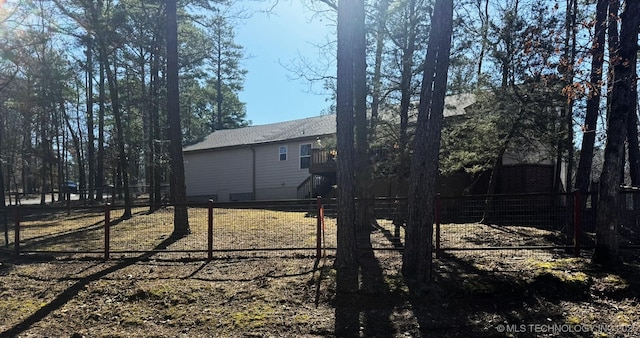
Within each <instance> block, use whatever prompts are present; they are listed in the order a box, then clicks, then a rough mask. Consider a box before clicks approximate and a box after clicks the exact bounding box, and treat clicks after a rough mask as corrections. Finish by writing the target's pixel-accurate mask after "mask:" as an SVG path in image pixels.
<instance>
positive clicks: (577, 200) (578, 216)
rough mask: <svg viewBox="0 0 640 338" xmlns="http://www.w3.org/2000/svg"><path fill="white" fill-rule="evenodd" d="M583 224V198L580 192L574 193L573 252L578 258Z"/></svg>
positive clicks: (577, 190)
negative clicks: (581, 224) (581, 225)
mask: <svg viewBox="0 0 640 338" xmlns="http://www.w3.org/2000/svg"><path fill="white" fill-rule="evenodd" d="M580 223H582V196H581V195H580V190H579V189H576V190H575V191H574V192H573V251H574V254H575V256H576V257H580V237H581V235H582V234H581V229H580Z"/></svg>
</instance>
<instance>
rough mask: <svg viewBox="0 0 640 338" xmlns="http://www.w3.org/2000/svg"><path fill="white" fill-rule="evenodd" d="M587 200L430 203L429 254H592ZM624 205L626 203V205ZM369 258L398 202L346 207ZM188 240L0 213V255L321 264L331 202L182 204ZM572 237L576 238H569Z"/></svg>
mask: <svg viewBox="0 0 640 338" xmlns="http://www.w3.org/2000/svg"><path fill="white" fill-rule="evenodd" d="M623 196H624V199H623V200H624V201H626V202H625V203H624V205H621V206H620V208H621V212H622V214H623V215H624V220H623V223H622V224H621V226H620V232H619V235H620V240H621V246H622V247H623V248H625V247H627V248H639V247H638V245H639V244H640V224H639V222H638V220H639V214H640V212H639V211H638V209H637V208H634V205H638V203H637V202H638V200H636V199H638V198H640V194H638V192H628V193H623ZM591 197H592V196H590V195H581V194H579V193H566V194H520V195H489V196H464V197H446V196H439V197H438V198H437V200H436V203H435V206H436V210H435V215H436V222H435V224H434V239H433V240H434V244H435V248H436V250H435V254H436V255H439V254H441V253H443V252H448V251H451V252H453V251H466V252H485V253H486V252H511V251H513V250H520V251H527V252H536V251H543V250H547V251H549V250H565V251H571V252H574V253H576V254H579V253H580V251H581V250H588V249H590V248H592V247H593V244H594V230H595V212H594V207H595V205H594V203H593V202H592V198H591ZM634 201H635V202H636V203H634ZM356 205H357V206H358V207H360V206H363V207H366V210H367V212H366V215H367V216H366V217H367V219H366V220H365V222H359V224H367V226H366V227H364V228H363V227H360V228H359V231H361V232H362V231H365V232H367V238H369V239H370V243H371V246H370V247H369V246H367V248H368V249H373V250H375V251H377V252H384V253H388V254H401V252H402V249H403V239H404V223H405V219H406V217H405V216H406V213H407V203H406V199H372V200H363V201H356ZM178 207H185V208H187V210H188V223H189V228H190V233H189V234H188V235H186V236H183V237H179V238H173V237H172V233H173V231H174V210H175V208H176V206H174V205H164V206H162V207H161V208H159V209H157V210H152V209H151V207H150V206H145V205H136V206H135V207H134V208H133V209H132V215H131V217H128V218H125V217H123V215H124V208H123V207H122V206H121V205H113V206H112V205H102V206H81V205H76V206H74V205H64V206H13V207H10V208H7V209H5V210H0V222H1V223H0V224H1V225H2V227H1V228H2V230H3V232H4V234H3V236H2V237H3V243H2V248H3V250H4V251H10V252H13V253H15V254H25V253H47V254H71V255H75V256H79V255H80V256H91V257H104V258H105V259H109V258H118V257H126V256H128V255H137V254H140V253H158V254H161V255H171V256H172V257H175V256H178V257H180V258H188V259H211V258H214V257H221V256H222V257H226V256H257V255H277V256H282V255H301V256H321V255H323V254H325V252H327V251H328V252H329V253H332V252H334V250H335V248H336V243H337V241H336V230H337V229H336V204H335V200H333V199H332V200H324V201H323V200H321V199H317V200H316V199H303V200H290V201H261V202H257V201H254V202H233V203H232V202H229V203H223V202H220V203H214V202H209V203H204V204H188V205H181V206H178ZM574 234H576V235H574Z"/></svg>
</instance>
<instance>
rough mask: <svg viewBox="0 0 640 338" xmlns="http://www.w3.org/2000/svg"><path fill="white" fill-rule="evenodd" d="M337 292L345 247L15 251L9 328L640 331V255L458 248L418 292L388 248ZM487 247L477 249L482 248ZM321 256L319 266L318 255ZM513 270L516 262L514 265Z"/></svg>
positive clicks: (3, 275) (26, 333)
mask: <svg viewBox="0 0 640 338" xmlns="http://www.w3.org/2000/svg"><path fill="white" fill-rule="evenodd" d="M378 256H379V258H378V259H377V260H376V261H375V262H374V263H373V264H368V265H366V266H367V269H366V270H367V271H364V270H363V271H361V274H362V283H361V288H360V291H358V292H356V293H352V294H336V292H335V285H334V277H335V271H334V270H333V269H332V258H331V257H328V258H326V259H323V260H321V261H319V262H316V261H315V259H314V258H312V257H303V256H298V257H260V256H258V255H256V256H254V257H251V256H245V257H239V258H232V257H227V258H219V259H215V260H213V261H210V262H206V261H189V260H170V259H169V260H168V259H161V260H159V259H154V257H153V256H151V257H143V258H138V259H128V260H117V261H109V262H103V261H97V260H73V259H51V257H37V256H33V257H22V258H21V259H19V260H15V259H12V258H11V257H8V256H6V255H3V256H2V258H1V265H0V336H1V337H332V336H353V337H358V336H360V337H595V336H597V337H637V336H639V335H640V325H639V324H640V321H639V319H640V307H638V290H639V289H638V286H639V282H640V274H639V271H640V266H639V265H638V263H637V261H636V262H635V263H634V262H628V263H626V264H625V265H624V266H623V267H622V268H621V269H620V270H619V271H617V272H615V273H613V272H606V271H603V270H600V269H597V268H594V267H592V266H590V265H589V263H588V259H587V258H563V257H561V256H557V257H543V258H544V259H542V260H540V259H538V258H537V256H533V257H529V258H521V257H513V256H509V255H498V256H496V255H485V256H483V257H478V256H477V255H474V256H473V257H470V256H469V255H468V254H465V255H462V254H458V255H455V254H447V255H444V256H443V257H442V258H441V259H438V260H436V267H435V268H436V276H437V277H436V280H435V282H434V284H433V287H432V288H431V289H429V290H423V291H422V292H421V293H419V294H412V293H411V292H410V291H409V290H408V288H407V287H406V286H405V284H404V283H403V281H402V278H401V276H400V275H399V274H398V272H397V271H398V269H399V267H400V259H399V256H398V255H396V254H393V253H380V254H379V255H378ZM471 258H473V259H471ZM316 264H317V266H316ZM506 267H508V268H506Z"/></svg>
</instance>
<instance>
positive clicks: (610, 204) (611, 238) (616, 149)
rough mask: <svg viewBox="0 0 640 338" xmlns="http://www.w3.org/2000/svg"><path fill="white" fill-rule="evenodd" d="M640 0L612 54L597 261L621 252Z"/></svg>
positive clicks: (628, 12) (612, 259)
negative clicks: (621, 188)
mask: <svg viewBox="0 0 640 338" xmlns="http://www.w3.org/2000/svg"><path fill="white" fill-rule="evenodd" d="M639 11H640V1H638V0H634V1H627V3H626V7H625V10H624V12H623V13H622V15H621V18H622V24H621V29H620V40H619V43H620V44H619V48H618V49H617V50H618V53H617V54H614V55H611V57H610V59H611V60H612V61H611V63H612V65H611V68H613V79H612V80H613V81H612V82H613V88H612V91H611V101H610V105H609V106H610V110H609V114H608V121H607V144H606V146H605V153H604V156H605V159H604V167H603V170H602V175H601V176H600V188H599V193H600V196H599V199H598V213H597V218H596V248H595V252H594V254H593V258H592V259H593V262H594V263H598V264H602V265H605V266H614V265H616V264H618V263H619V262H620V257H619V253H618V225H619V224H620V221H621V217H620V216H621V215H620V208H619V206H620V204H621V203H622V200H621V194H620V191H619V184H620V179H621V169H622V167H623V165H624V163H623V159H624V142H625V140H626V137H627V127H628V125H627V124H628V121H629V114H630V112H631V111H632V110H631V109H633V108H634V107H635V106H636V104H635V101H636V100H637V96H635V93H636V90H635V88H636V81H637V74H636V62H637V54H638V25H639V23H640V16H638V15H637V13H638V12H639Z"/></svg>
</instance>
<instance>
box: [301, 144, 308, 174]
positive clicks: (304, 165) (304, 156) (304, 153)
mask: <svg viewBox="0 0 640 338" xmlns="http://www.w3.org/2000/svg"><path fill="white" fill-rule="evenodd" d="M310 166H311V143H307V144H301V145H300V169H308V168H309V167H310Z"/></svg>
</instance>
